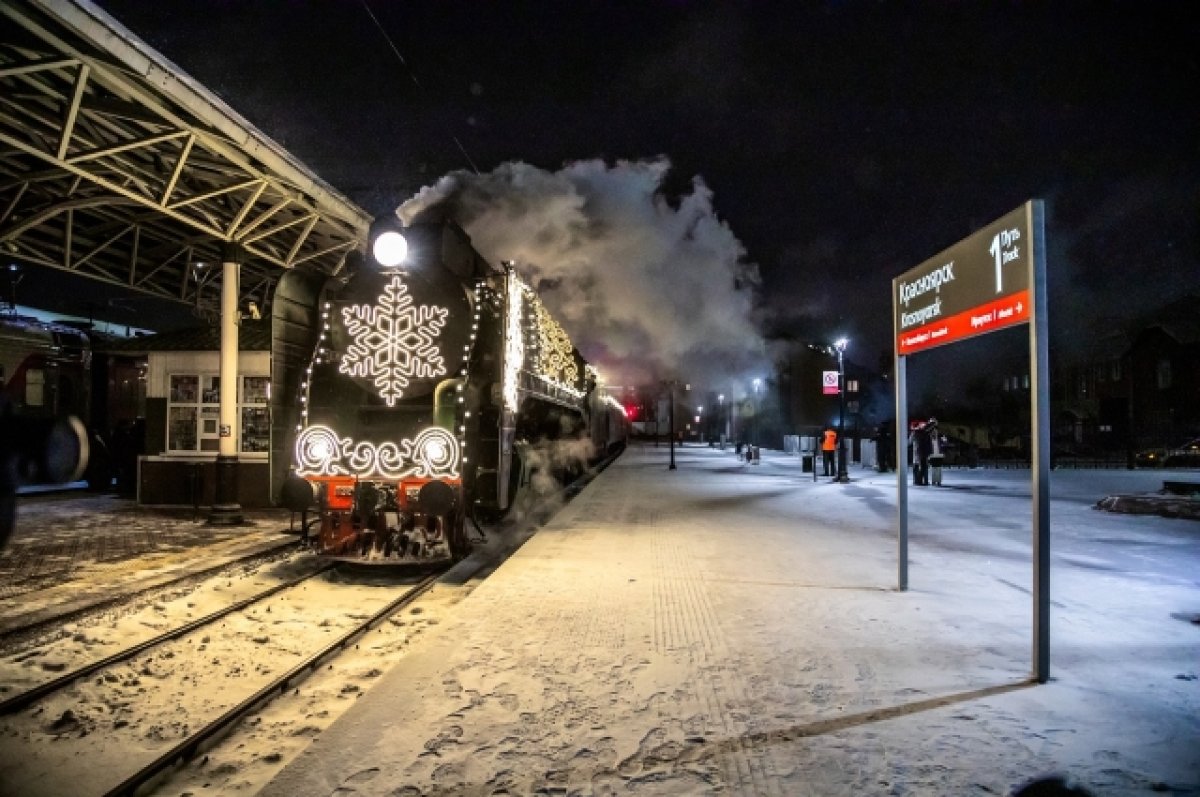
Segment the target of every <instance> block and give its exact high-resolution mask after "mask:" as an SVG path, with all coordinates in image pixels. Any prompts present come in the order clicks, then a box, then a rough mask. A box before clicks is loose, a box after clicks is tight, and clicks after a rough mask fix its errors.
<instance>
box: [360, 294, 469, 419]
mask: <svg viewBox="0 0 1200 797" xmlns="http://www.w3.org/2000/svg"><path fill="white" fill-rule="evenodd" d="M448 314H449V313H448V311H447V310H446V308H444V307H439V306H437V305H430V304H423V305H416V304H414V303H413V299H412V297H411V296H410V295H409V293H408V287H407V286H405V284H404V281H403V280H401V279H400V277H399V275H396V276H393V277H392V281H391V282H390V283H388V284H387V285H386V286H384V289H383V293H381V294H380V296H379V302H378V304H375V305H368V304H355V305H350V306H349V307H344V308H342V320H343V321H344V322H345V324H346V329H347V331H348V332H349V333H350V335H351V337H353V338H354V342H353V343H352V344H350V346H349V347H348V348H347V349H346V353H345V355H344V356H343V357H342V362H341V365H340V366H339V368H338V370H340V371H341V372H342V373H344V374H346V375H348V376H357V377H367V378H371V377H374V383H375V387H376V388H378V389H379V396H380V398H382V399H383V400H384V401H385V402H387V405H388V406H389V407H393V406H395V404H396V400H397V399H399V398H401V397H402V396H403V395H404V388H406V387H408V384H409V380H410V379H412V378H417V379H428V378H432V377H437V376H441V375H443V374H445V373H446V364H445V363H444V362H443V361H442V354H441V352H440V350H439V349H438V346H437V339H438V336H439V335H440V334H441V331H442V327H444V326H445V325H446V317H447V315H448Z"/></svg>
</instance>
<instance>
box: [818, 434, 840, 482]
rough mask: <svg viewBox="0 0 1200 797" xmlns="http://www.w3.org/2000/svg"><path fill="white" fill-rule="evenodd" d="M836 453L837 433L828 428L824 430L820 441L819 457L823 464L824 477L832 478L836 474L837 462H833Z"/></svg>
mask: <svg viewBox="0 0 1200 797" xmlns="http://www.w3.org/2000/svg"><path fill="white" fill-rule="evenodd" d="M836 452H837V432H835V431H834V430H833V427H832V426H830V427H829V428H828V429H826V430H825V436H824V438H822V440H821V456H822V458H823V459H824V462H825V475H826V476H833V475H834V474H835V473H836V472H837V462H836V461H835V457H836Z"/></svg>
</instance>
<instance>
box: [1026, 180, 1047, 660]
mask: <svg viewBox="0 0 1200 797" xmlns="http://www.w3.org/2000/svg"><path fill="white" fill-rule="evenodd" d="M1025 212H1026V214H1027V216H1026V222H1027V224H1028V228H1029V230H1030V231H1031V233H1032V235H1031V237H1032V238H1033V242H1032V247H1031V251H1030V256H1029V300H1030V302H1032V304H1033V308H1032V314H1031V316H1032V317H1031V318H1030V324H1029V361H1030V365H1031V368H1030V371H1031V373H1030V380H1031V381H1030V386H1029V387H1030V390H1029V409H1030V414H1031V416H1032V421H1033V423H1032V426H1033V435H1032V443H1033V450H1032V452H1031V459H1030V465H1031V468H1030V469H1031V471H1032V477H1033V491H1032V492H1033V603H1034V615H1033V672H1034V676H1035V677H1036V678H1037V681H1038V683H1041V684H1044V683H1046V681H1047V680H1049V678H1050V376H1049V347H1048V345H1047V343H1048V342H1047V338H1048V337H1049V334H1050V327H1049V325H1048V323H1047V313H1046V243H1045V229H1046V216H1045V209H1044V207H1043V205H1042V201H1041V200H1040V199H1035V200H1032V201H1030V202H1028V203H1027V204H1026V206H1025Z"/></svg>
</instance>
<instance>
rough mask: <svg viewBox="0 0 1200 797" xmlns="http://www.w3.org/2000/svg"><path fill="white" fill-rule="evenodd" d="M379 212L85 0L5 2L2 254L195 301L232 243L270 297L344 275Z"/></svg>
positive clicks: (0, 32)
mask: <svg viewBox="0 0 1200 797" xmlns="http://www.w3.org/2000/svg"><path fill="white" fill-rule="evenodd" d="M369 224H370V217H369V216H368V215H367V214H366V212H365V211H363V210H361V209H360V208H358V207H357V206H356V205H354V204H353V203H351V202H350V201H349V200H348V199H346V198H345V197H343V196H341V195H340V194H339V193H338V192H337V191H336V190H334V189H333V188H331V187H330V186H328V185H326V184H325V183H324V182H322V181H321V180H320V178H318V177H316V176H315V175H314V174H312V173H311V172H310V171H308V169H307V168H306V167H304V166H303V165H302V164H300V163H299V162H298V161H296V160H295V159H294V158H292V157H291V156H290V155H289V154H288V153H286V152H285V151H284V150H283V149H282V148H280V147H279V145H277V144H275V143H274V142H273V141H271V140H270V139H269V138H267V137H266V136H265V135H263V134H262V133H261V132H259V131H258V130H256V129H255V128H254V127H253V126H251V125H250V124H249V123H248V122H247V121H246V120H244V119H242V118H241V117H240V116H239V115H238V114H237V113H236V112H234V111H233V110H231V109H230V108H229V107H228V106H226V105H225V104H224V103H223V102H222V101H221V100H220V99H219V98H217V97H216V96H215V95H213V94H212V93H211V92H209V91H207V90H206V89H204V88H203V87H202V86H200V85H199V84H198V83H196V82H195V81H194V80H192V79H191V78H189V77H188V76H187V75H186V74H184V73H183V72H181V71H180V70H179V69H178V67H176V66H174V65H173V64H171V63H170V62H169V61H167V60H166V59H165V58H163V56H162V55H160V54H159V53H157V52H156V51H154V50H153V49H151V48H150V47H149V46H148V45H146V44H145V43H144V42H142V41H140V40H139V39H137V38H136V37H135V36H133V34H132V33H130V32H129V31H128V30H126V29H125V28H124V27H122V26H121V25H120V24H119V23H118V22H116V21H115V20H113V19H112V18H111V17H109V16H108V15H107V14H105V13H104V12H103V11H101V10H100V9H98V8H96V7H95V6H94V5H91V4H90V3H88V2H85V1H84V0H76V1H75V2H65V0H4V2H3V3H0V256H3V257H4V258H6V259H7V260H8V261H9V262H18V263H24V264H32V265H35V266H39V267H47V268H53V269H60V270H62V271H68V272H71V273H73V274H77V275H82V276H86V277H90V278H93V279H98V280H102V281H104V282H107V283H111V284H115V285H121V286H125V287H126V288H128V289H131V290H135V291H139V292H142V293H146V294H151V295H154V296H158V297H162V298H167V299H173V300H177V301H181V302H185V303H188V304H196V305H213V306H215V303H216V300H217V298H218V297H219V296H220V282H221V276H220V273H219V272H220V269H217V268H213V269H205V268H204V266H205V265H211V264H217V263H220V262H221V260H222V252H223V247H224V246H226V245H228V244H237V245H239V246H240V247H241V250H242V252H243V254H242V258H243V267H242V270H241V280H240V283H241V294H242V298H243V300H244V299H246V298H255V299H256V300H257V301H258V303H259V304H260V306H261V305H263V304H264V303H265V302H268V301H269V300H270V297H271V295H272V293H273V290H272V287H273V285H274V284H275V283H276V282H277V281H278V278H279V276H280V274H281V269H289V268H294V267H297V266H303V267H305V268H313V269H317V270H320V271H322V272H325V273H332V272H334V271H336V270H337V269H338V268H340V266H341V265H342V263H343V262H344V259H345V257H346V255H347V254H348V253H349V252H351V251H353V250H355V249H358V248H361V247H362V245H363V242H364V241H365V239H366V234H367V229H368V226H369Z"/></svg>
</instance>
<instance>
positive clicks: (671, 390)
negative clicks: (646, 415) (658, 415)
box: [667, 381, 675, 470]
mask: <svg viewBox="0 0 1200 797" xmlns="http://www.w3.org/2000/svg"><path fill="white" fill-rule="evenodd" d="M667 395H668V397H669V398H668V404H667V418H669V419H670V427H671V466H670V467H669V468H667V470H675V382H674V381H671V382H668V383H667Z"/></svg>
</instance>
